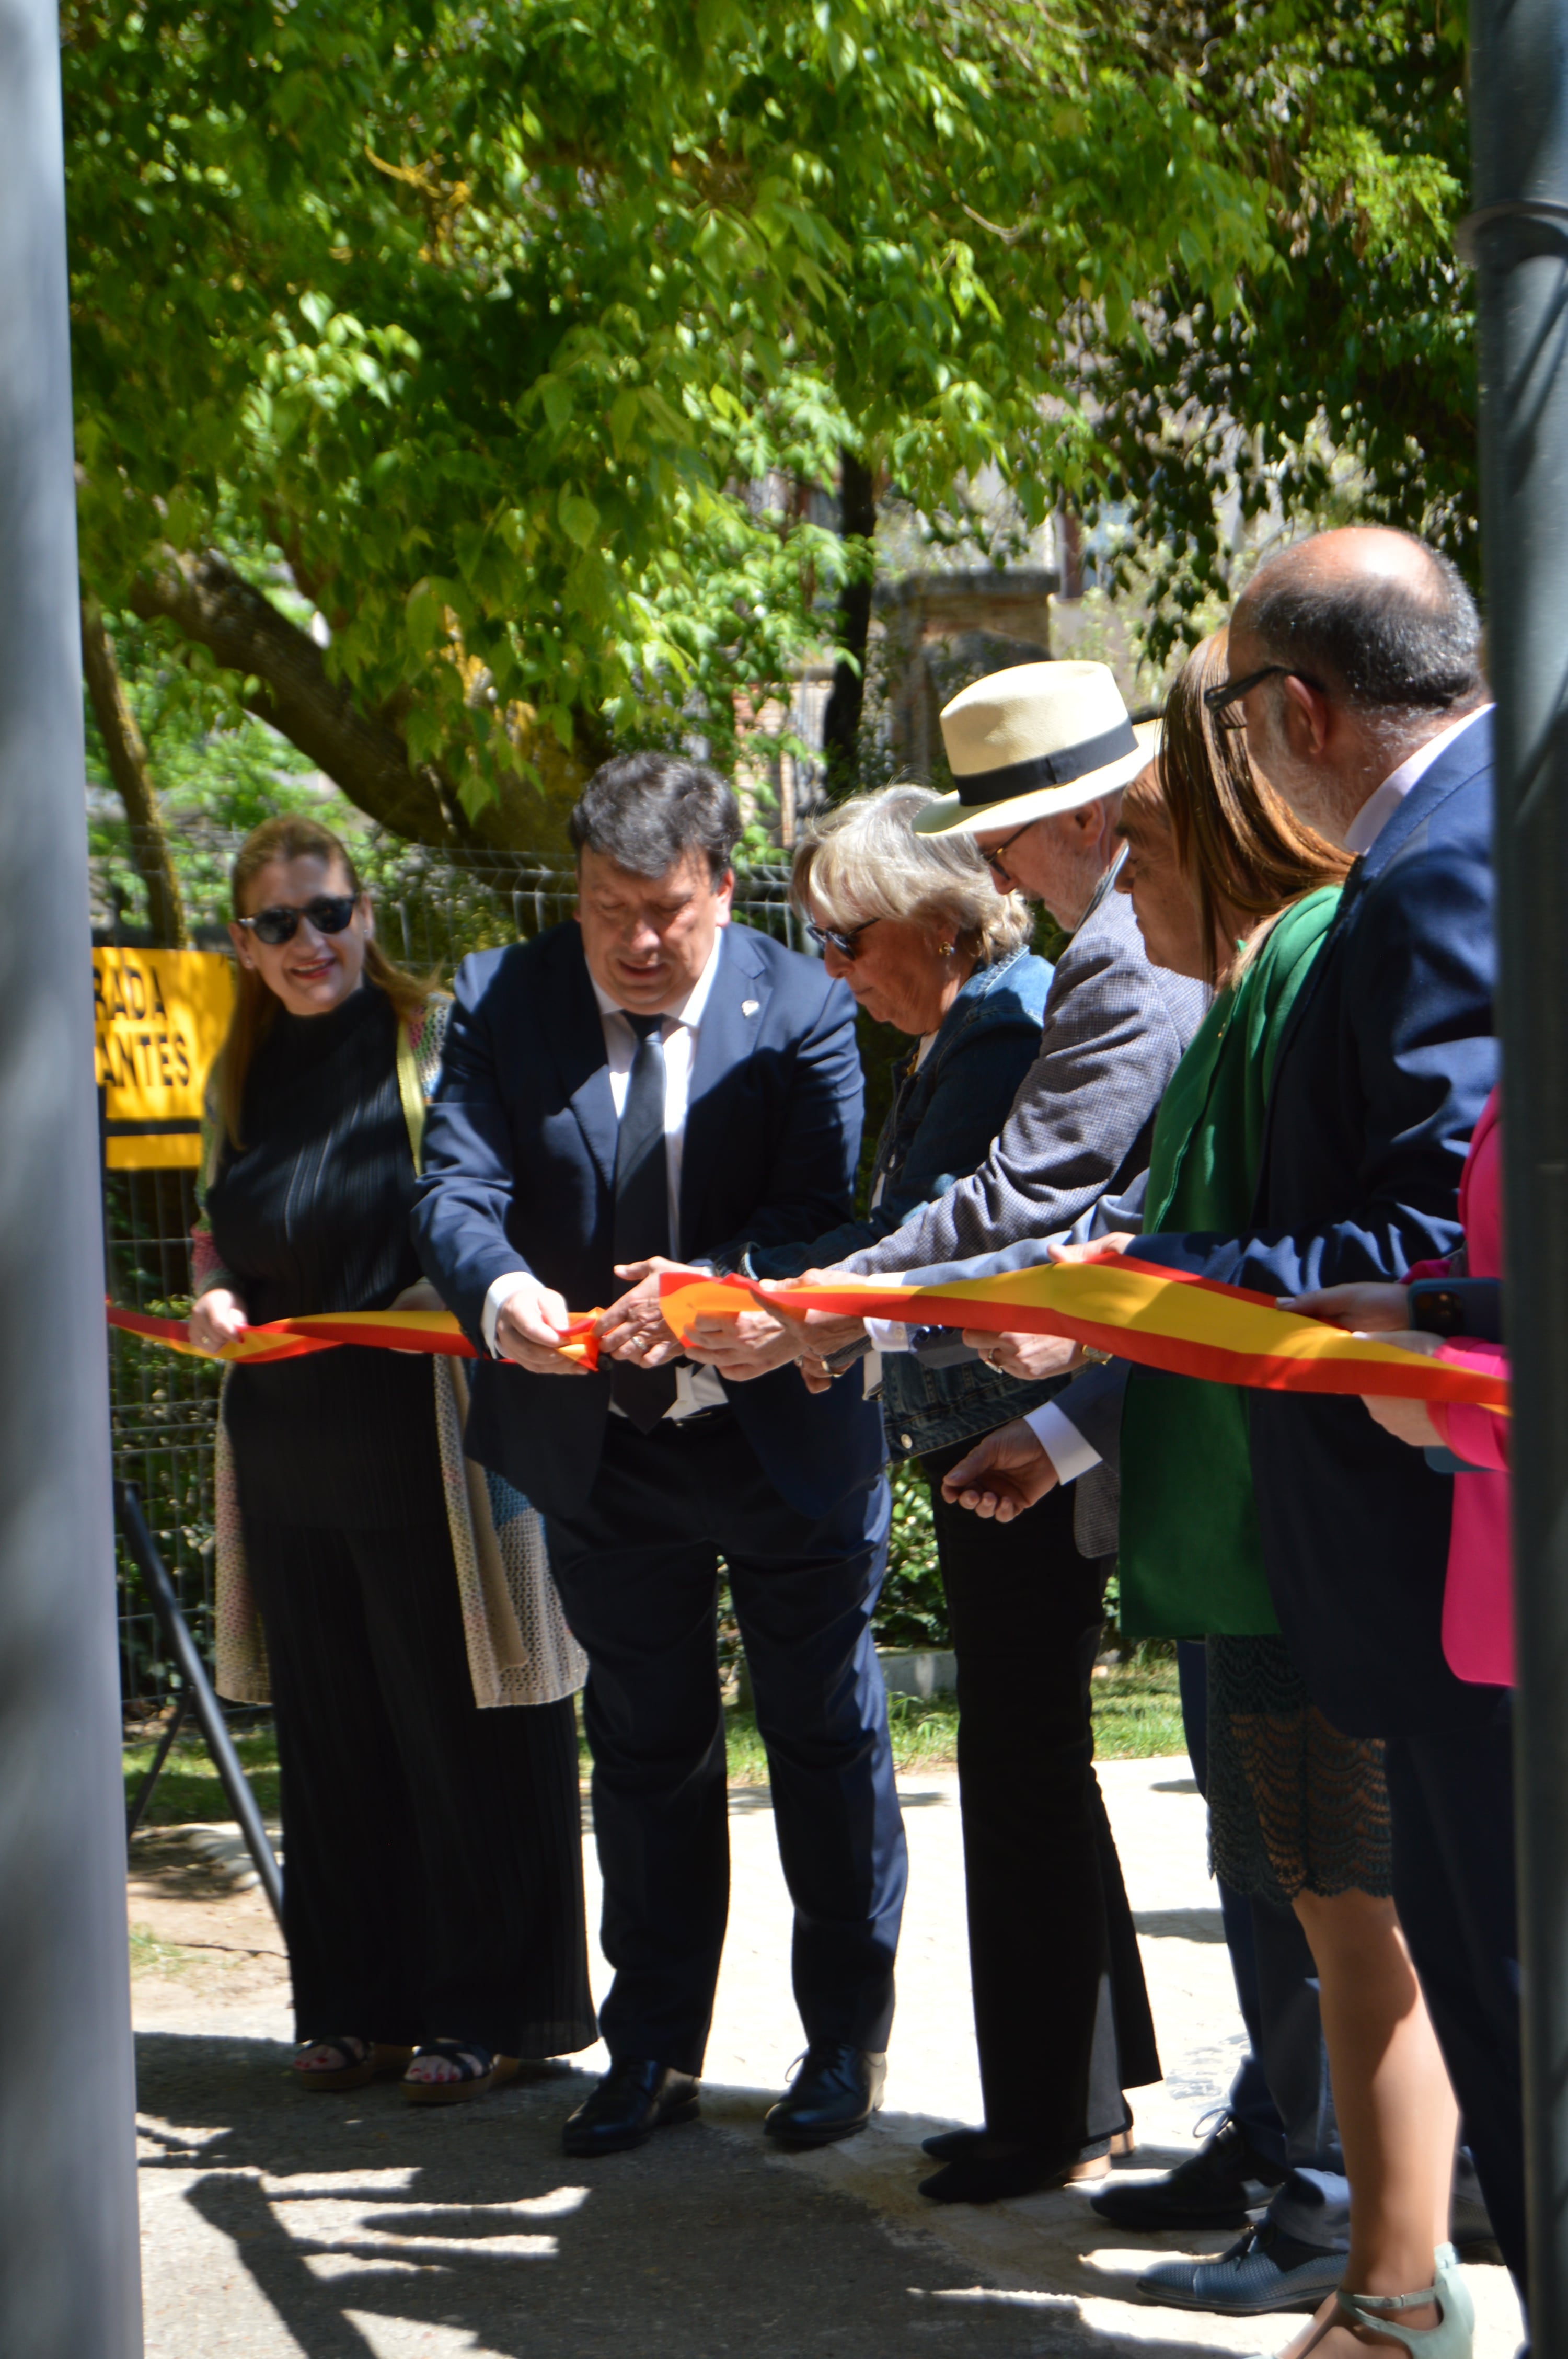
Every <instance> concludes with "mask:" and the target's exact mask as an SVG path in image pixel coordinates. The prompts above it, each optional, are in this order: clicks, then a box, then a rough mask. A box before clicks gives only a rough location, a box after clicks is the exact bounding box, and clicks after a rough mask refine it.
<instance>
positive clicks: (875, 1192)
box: [751, 951, 1061, 1458]
mask: <svg viewBox="0 0 1568 2359" xmlns="http://www.w3.org/2000/svg"><path fill="white" fill-rule="evenodd" d="M1051 973H1052V970H1051V968H1050V966H1049V964H1048V963H1047V962H1046V961H1045V960H1044V959H1042V958H1036V957H1035V956H1034V954H1033V951H1014V952H1013V954H1012V956H1011V958H1006V959H1001V960H1000V961H999V962H997V963H996V964H995V965H994V966H986V967H977V968H976V969H975V972H974V973H973V974H972V975H970V976H969V978H968V982H967V983H966V984H964V985H963V987H962V989H961V990H960V991H959V993H958V995H957V998H956V999H955V1000H954V1002H953V1005H952V1006H951V1007H950V1008H949V1009H948V1011H947V1014H946V1016H945V1017H944V1019H943V1022H942V1026H941V1028H940V1030H939V1031H938V1032H937V1034H936V1037H935V1040H934V1041H933V1042H932V1044H931V1048H930V1050H929V1052H928V1053H927V1055H926V1057H925V1061H924V1063H923V1064H921V1065H920V1066H918V1068H917V1067H916V1064H915V1060H914V1055H913V1054H912V1055H910V1056H908V1057H901V1058H900V1059H899V1060H898V1061H897V1062H896V1063H895V1065H894V1067H893V1082H894V1094H893V1102H892V1111H891V1112H890V1113H889V1114H888V1118H887V1121H886V1122H885V1123H884V1124H883V1125H882V1133H881V1137H880V1138H879V1139H878V1141H877V1152H876V1160H875V1162H874V1164H873V1165H872V1169H871V1209H870V1211H869V1212H868V1213H867V1215H866V1217H865V1219H864V1220H860V1221H845V1222H844V1223H842V1224H841V1225H840V1226H839V1227H838V1228H836V1229H830V1230H829V1231H828V1232H827V1235H826V1236H820V1237H818V1238H816V1241H815V1243H814V1244H812V1245H774V1246H770V1247H764V1248H762V1249H761V1250H756V1249H754V1250H753V1252H752V1256H751V1266H752V1269H753V1270H754V1271H755V1272H756V1275H757V1276H758V1277H795V1275H796V1274H797V1273H798V1272H799V1271H801V1270H803V1269H812V1268H817V1269H826V1268H827V1267H829V1266H831V1265H832V1264H834V1263H836V1262H840V1261H842V1260H843V1259H844V1258H845V1256H847V1255H849V1254H852V1253H857V1252H859V1251H860V1250H861V1248H862V1247H864V1246H866V1245H874V1244H876V1243H877V1242H878V1241H879V1240H880V1239H881V1238H883V1237H887V1236H891V1235H892V1234H893V1232H894V1231H895V1230H897V1229H899V1228H902V1227H903V1223H904V1222H905V1221H906V1220H907V1219H908V1218H909V1216H910V1214H911V1213H912V1212H915V1211H916V1210H918V1208H919V1207H920V1206H921V1205H922V1204H925V1203H929V1202H931V1201H934V1200H935V1198H936V1197H938V1196H944V1195H946V1192H947V1190H948V1189H949V1188H950V1187H951V1186H952V1185H953V1182H954V1181H955V1180H962V1179H965V1178H967V1176H968V1173H969V1172H971V1171H973V1170H975V1169H977V1168H978V1167H979V1165H980V1164H981V1163H982V1162H983V1161H984V1160H985V1158H986V1155H987V1153H988V1152H989V1147H990V1144H991V1141H992V1140H993V1139H994V1138H995V1137H996V1136H997V1134H998V1132H999V1131H1000V1129H1001V1126H1002V1125H1003V1123H1004V1122H1005V1121H1006V1120H1007V1116H1008V1112H1009V1109H1010V1108H1011V1104H1012V1101H1013V1099H1014V1097H1015V1096H1016V1095H1017V1093H1018V1086H1019V1083H1020V1082H1022V1079H1023V1077H1024V1075H1025V1074H1026V1073H1027V1072H1028V1071H1029V1069H1030V1067H1031V1065H1032V1064H1033V1061H1034V1059H1035V1057H1036V1055H1037V1054H1038V1053H1039V1049H1040V1030H1041V1023H1042V1020H1043V1017H1044V1009H1045V995H1046V992H1047V991H1048V990H1049V988H1050V984H1051ZM928 1332H932V1333H933V1343H934V1344H935V1346H936V1348H937V1349H939V1350H940V1351H942V1352H943V1353H945V1354H946V1353H951V1351H952V1347H953V1344H954V1343H955V1340H956V1339H955V1338H954V1337H953V1336H952V1334H951V1333H950V1332H944V1333H941V1334H940V1336H939V1338H938V1335H937V1334H936V1333H935V1332H933V1331H928ZM1060 1386H1061V1379H1060V1378H1051V1379H1049V1380H1047V1381H1045V1382H1044V1383H1040V1384H1020V1383H1018V1382H1016V1381H1015V1380H1014V1379H1013V1378H1012V1377H1011V1376H1006V1375H1002V1373H1001V1372H1000V1369H997V1368H991V1367H988V1366H987V1365H986V1364H984V1362H983V1361H981V1360H980V1359H979V1358H978V1357H977V1356H976V1355H974V1354H973V1353H969V1354H968V1355H966V1356H965V1357H964V1358H962V1359H961V1360H958V1361H957V1363H956V1364H946V1365H941V1366H933V1365H930V1364H928V1363H927V1362H926V1361H925V1360H924V1359H923V1358H922V1356H921V1355H920V1353H918V1352H897V1353H888V1354H887V1355H886V1356H885V1358H884V1359H883V1361H882V1394H881V1397H882V1419H883V1422H884V1424H885V1426H886V1429H887V1437H888V1447H889V1450H890V1451H891V1452H892V1455H893V1456H894V1457H895V1458H899V1457H904V1456H907V1455H908V1454H910V1453H911V1452H925V1451H933V1450H945V1449H946V1448H947V1447H948V1446H949V1445H950V1444H951V1443H955V1442H959V1441H966V1440H968V1439H969V1438H970V1437H971V1436H972V1435H974V1434H978V1433H989V1431H990V1430H991V1429H992V1427H993V1426H998V1425H1005V1424H1006V1423H1007V1422H1008V1420H1009V1419H1011V1418H1014V1417H1021V1416H1022V1414H1023V1412H1024V1411H1025V1410H1026V1409H1031V1408H1036V1407H1037V1406H1038V1404H1039V1403H1040V1402H1041V1401H1043V1400H1048V1399H1049V1398H1050V1397H1051V1395H1052V1394H1053V1393H1054V1392H1056V1391H1058V1390H1059V1389H1060Z"/></svg>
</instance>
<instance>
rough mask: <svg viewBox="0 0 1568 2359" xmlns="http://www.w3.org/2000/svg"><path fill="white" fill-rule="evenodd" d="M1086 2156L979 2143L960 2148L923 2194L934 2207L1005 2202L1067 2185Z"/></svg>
mask: <svg viewBox="0 0 1568 2359" xmlns="http://www.w3.org/2000/svg"><path fill="white" fill-rule="evenodd" d="M1102 2151H1103V2148H1102ZM1081 2160H1082V2153H1081V2150H1080V2149H1079V2148H1078V2147H1074V2148H1073V2150H1072V2152H1071V2153H1070V2154H1066V2155H1060V2154H1047V2153H1045V2152H1044V2150H1043V2149H1042V2148H1041V2147H1031V2146H1019V2145H1016V2144H1014V2143H1013V2142H1012V2141H1011V2140H1009V2139H1003V2138H981V2139H977V2140H975V2142H974V2143H973V2144H972V2145H969V2146H967V2147H960V2149H959V2151H958V2152H957V2155H956V2156H955V2157H954V2158H953V2159H952V2160H951V2161H950V2162H949V2163H948V2164H947V2165H946V2169H942V2170H938V2171H935V2172H934V2173H933V2174H932V2176H931V2177H930V2178H929V2179H923V2180H921V2182H920V2192H921V2193H922V2195H924V2196H925V2199H926V2201H928V2202H931V2203H1001V2202H1005V2201H1006V2200H1007V2198H1008V2197H1009V2196H1010V2195H1033V2194H1035V2193H1037V2192H1038V2190H1040V2189H1041V2188H1044V2187H1065V2185H1066V2183H1067V2181H1068V2180H1069V2179H1070V2178H1071V2176H1072V2174H1073V2172H1074V2171H1075V2170H1076V2169H1077V2168H1078V2165H1079V2163H1080V2162H1081Z"/></svg>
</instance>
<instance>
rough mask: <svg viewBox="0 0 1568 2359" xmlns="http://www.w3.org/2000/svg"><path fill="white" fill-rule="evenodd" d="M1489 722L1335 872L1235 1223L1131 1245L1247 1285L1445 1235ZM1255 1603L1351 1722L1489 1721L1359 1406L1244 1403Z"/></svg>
mask: <svg viewBox="0 0 1568 2359" xmlns="http://www.w3.org/2000/svg"><path fill="white" fill-rule="evenodd" d="M1492 766H1493V737H1492V720H1491V716H1490V715H1489V714H1485V715H1483V716H1482V718H1481V719H1480V720H1478V721H1476V722H1475V723H1472V725H1471V726H1470V728H1468V729H1467V730H1466V731H1465V733H1464V734H1463V735H1462V736H1461V737H1459V738H1458V739H1456V740H1455V742H1454V744H1453V745H1450V746H1449V747H1447V748H1446V750H1445V751H1444V753H1443V754H1441V755H1440V756H1438V758H1437V760H1436V761H1435V762H1434V763H1433V766H1432V767H1431V769H1430V770H1428V771H1427V773H1426V775H1425V777H1422V779H1420V780H1419V781H1418V783H1417V784H1416V786H1415V787H1414V788H1412V789H1411V793H1410V794H1409V795H1407V796H1406V798H1405V799H1404V801H1403V802H1402V803H1401V804H1400V808H1399V810H1397V811H1396V812H1395V813H1394V815H1393V817H1392V818H1391V819H1390V820H1389V821H1388V822H1387V823H1386V825H1385V826H1384V828H1383V830H1382V832H1381V833H1380V834H1379V837H1378V839H1377V841H1376V843H1374V844H1373V845H1372V848H1371V850H1370V851H1369V852H1368V853H1367V855H1366V857H1365V858H1364V859H1363V860H1360V861H1358V862H1357V864H1356V866H1355V867H1354V868H1353V869H1352V870H1351V873H1350V876H1349V879H1348V881H1347V883H1346V889H1345V895H1344V898H1343V900H1342V902H1341V904H1340V908H1339V912H1338V915H1337V917H1336V921H1335V923H1334V925H1333V927H1332V928H1331V929H1330V930H1329V933H1328V935H1327V938H1326V940H1325V942H1324V946H1323V949H1322V951H1321V952H1320V953H1319V955H1318V959H1317V962H1316V964H1315V966H1314V969H1313V972H1312V974H1311V975H1310V976H1309V978H1308V980H1307V982H1306V984H1304V985H1303V990H1302V993H1301V996H1300V997H1299V999H1298V1000H1297V1002H1296V1005H1295V1007H1294V1009H1293V1010H1292V1020H1291V1024H1290V1027H1289V1028H1288V1030H1287V1031H1286V1034H1285V1037H1284V1038H1283V1040H1282V1041H1281V1046H1280V1052H1279V1058H1278V1062H1277V1064H1276V1067H1275V1074H1274V1085H1273V1091H1272V1094H1271V1099H1270V1103H1269V1111H1268V1118H1267V1124H1266V1127H1265V1132H1264V1138H1263V1148H1262V1158H1261V1162H1260V1169H1259V1180H1258V1193H1257V1199H1256V1201H1255V1203H1254V1206H1253V1212H1252V1220H1253V1223H1254V1225H1253V1227H1252V1230H1251V1232H1250V1233H1249V1234H1248V1235H1246V1236H1243V1237H1239V1238H1223V1237H1213V1236H1155V1237H1141V1238H1139V1240H1138V1242H1137V1244H1136V1245H1133V1246H1131V1247H1130V1251H1131V1252H1133V1253H1135V1254H1137V1255H1139V1256H1141V1257H1142V1258H1143V1259H1145V1260H1148V1261H1154V1262H1162V1263H1164V1264H1166V1265H1167V1266H1176V1267H1180V1268H1184V1269H1193V1270H1197V1271H1200V1272H1201V1273H1202V1274H1203V1275H1205V1276H1206V1277H1217V1278H1223V1279H1225V1280H1226V1281H1227V1283H1229V1284H1232V1285H1236V1286H1249V1287H1256V1288H1259V1289H1260V1291H1261V1292H1263V1293H1267V1294H1299V1293H1301V1292H1303V1291H1304V1290H1305V1289H1306V1288H1311V1287H1318V1286H1335V1285H1338V1284H1340V1283H1341V1282H1342V1281H1344V1280H1346V1279H1350V1278H1385V1279H1387V1278H1399V1277H1403V1275H1404V1273H1405V1271H1406V1270H1407V1269H1408V1268H1409V1267H1410V1266H1411V1263H1412V1262H1417V1261H1422V1260H1426V1259H1428V1258H1430V1257H1432V1256H1437V1255H1440V1254H1446V1253H1450V1252H1452V1250H1453V1248H1454V1245H1457V1243H1458V1242H1459V1227H1458V1213H1457V1201H1456V1200H1457V1193H1458V1185H1459V1174H1460V1170H1461V1169H1462V1167H1463V1164H1464V1161H1465V1151H1466V1149H1467V1147H1468V1145H1469V1141H1470V1135H1471V1133H1472V1132H1473V1130H1474V1129H1475V1127H1476V1122H1477V1121H1478V1119H1479V1117H1480V1113H1481V1108H1482V1106H1483V1105H1484V1104H1485V1103H1486V1100H1487V1093H1488V1091H1489V1090H1490V1089H1491V1087H1492V1084H1493V1082H1495V1081H1496V1080H1497V1077H1498V1046H1497V1041H1496V1039H1495V1038H1494V1037H1493V1028H1492V1027H1493V1016H1492V993H1493V985H1494V980H1495V975H1496V964H1497V960H1496V948H1495V942H1494V937H1493V926H1492V864H1491V853H1492ZM1248 1402H1249V1415H1250V1423H1251V1438H1252V1467H1253V1475H1254V1479H1255V1483H1256V1487H1257V1495H1258V1510H1259V1516H1260V1521H1261V1525H1262V1533H1263V1547H1264V1556H1265V1560H1266V1563H1267V1566H1268V1571H1269V1579H1270V1584H1271V1589H1272V1592H1273V1596H1274V1604H1275V1610H1276V1612H1277V1613H1278V1614H1279V1617H1280V1624H1281V1628H1282V1629H1283V1631H1284V1633H1285V1636H1286V1637H1287V1639H1288V1640H1289V1642H1290V1647H1291V1652H1292V1655H1293V1656H1294V1658H1295V1661H1296V1667H1297V1669H1299V1670H1300V1672H1301V1674H1302V1676H1303V1679H1304V1680H1305V1681H1306V1684H1307V1687H1308V1689H1309V1690H1310V1691H1311V1693H1312V1696H1313V1699H1314V1701H1315V1702H1316V1703H1317V1705H1318V1707H1319V1708H1320V1710H1321V1711H1323V1712H1325V1715H1326V1716H1327V1718H1328V1719H1329V1720H1331V1721H1332V1722H1333V1723H1335V1725H1336V1727H1338V1728H1340V1729H1343V1730H1344V1731H1345V1732H1346V1734H1348V1735H1353V1736H1384V1735H1397V1734H1410V1733H1415V1732H1418V1731H1422V1730H1433V1729H1441V1728H1443V1727H1446V1726H1461V1725H1465V1724H1469V1723H1475V1722H1476V1721H1477V1720H1480V1719H1485V1718H1487V1717H1488V1716H1489V1715H1490V1714H1491V1713H1492V1712H1494V1711H1495V1709H1496V1707H1497V1691H1496V1690H1494V1689H1490V1688H1476V1687H1473V1686H1468V1685H1466V1684H1465V1682H1464V1681H1463V1680H1457V1679H1455V1678H1454V1674H1453V1672H1452V1671H1451V1670H1450V1669H1448V1666H1447V1664H1446V1663H1445V1662H1444V1657H1443V1649H1442V1644H1441V1637H1440V1624H1441V1616H1442V1607H1443V1588H1444V1573H1445V1570H1446V1565H1447V1559H1448V1536H1449V1524H1450V1519H1451V1516H1452V1512H1453V1494H1454V1486H1453V1482H1452V1480H1451V1478H1450V1477H1448V1476H1446V1475H1441V1474H1434V1473H1432V1472H1431V1471H1430V1470H1429V1468H1428V1467H1427V1465H1426V1462H1425V1460H1424V1458H1423V1457H1422V1452H1421V1451H1419V1450H1412V1449H1410V1448H1408V1447H1407V1446H1406V1445H1405V1444H1404V1443H1402V1442H1399V1441H1395V1440H1393V1439H1392V1437H1391V1436H1390V1435H1389V1434H1386V1433H1384V1432H1383V1431H1382V1430H1381V1428H1380V1427H1379V1426H1376V1425H1374V1424H1373V1422H1372V1419H1370V1417H1368V1414H1367V1411H1366V1410H1365V1408H1363V1407H1362V1406H1361V1403H1360V1402H1359V1401H1358V1400H1354V1399H1351V1400H1344V1399H1333V1398H1326V1397H1306V1396H1303V1395H1289V1394H1283V1393H1266V1392H1254V1393H1250V1394H1249V1396H1248Z"/></svg>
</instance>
